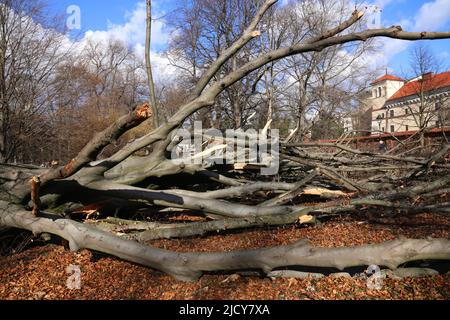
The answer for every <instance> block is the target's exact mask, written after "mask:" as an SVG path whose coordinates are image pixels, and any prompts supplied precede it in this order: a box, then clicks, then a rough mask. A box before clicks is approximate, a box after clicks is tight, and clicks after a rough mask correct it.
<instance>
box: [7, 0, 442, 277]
mask: <svg viewBox="0 0 450 320" xmlns="http://www.w3.org/2000/svg"><path fill="white" fill-rule="evenodd" d="M276 2H277V1H276V0H267V1H265V2H264V3H263V4H262V6H261V7H260V8H259V10H258V11H257V13H256V15H255V17H254V18H253V20H252V21H251V22H250V24H249V25H248V26H247V28H246V29H245V30H244V32H243V33H242V35H241V36H240V37H239V38H238V39H237V40H236V41H235V42H234V43H233V44H232V45H231V46H230V47H228V48H227V49H225V50H224V51H222V53H221V54H220V55H219V56H218V58H217V60H216V61H215V62H214V63H212V64H211V65H209V67H208V69H207V70H206V71H204V72H203V74H202V75H201V76H200V77H199V79H198V82H197V83H196V86H195V88H194V89H193V90H192V93H191V96H190V98H189V100H188V101H186V103H185V104H184V105H183V106H182V107H181V108H180V109H179V111H178V112H176V113H175V114H174V115H173V116H172V117H170V118H169V119H168V120H167V121H166V122H165V123H163V124H160V125H159V127H157V128H156V129H154V130H153V131H151V132H149V133H147V134H145V135H144V136H142V137H140V138H138V139H135V140H133V141H131V142H129V143H128V144H126V145H125V146H124V147H122V148H121V149H120V150H118V151H117V152H115V153H114V154H113V155H111V156H110V157H107V158H104V159H97V158H98V155H99V154H100V152H101V151H102V150H103V149H104V148H105V147H107V146H108V145H110V144H112V143H114V142H115V141H117V139H119V138H120V137H121V136H122V135H123V134H124V133H125V132H127V131H128V130H130V129H132V128H134V127H136V126H138V125H140V124H141V123H142V122H144V121H145V120H147V119H149V118H151V117H152V116H153V111H152V109H153V108H152V107H151V106H150V105H149V104H148V103H144V104H141V105H139V106H137V107H136V108H135V109H134V110H133V111H131V112H129V113H128V114H126V115H124V116H122V117H121V118H119V119H118V120H117V121H116V122H115V123H113V124H112V125H110V126H109V127H108V128H106V129H105V130H103V131H101V132H99V133H97V134H96V135H95V136H94V138H93V139H92V140H91V141H90V142H89V143H88V144H86V145H85V147H84V148H83V149H82V150H81V151H80V152H79V153H78V155H77V156H76V157H74V158H73V159H72V160H71V161H69V162H68V163H67V164H65V165H63V166H61V167H57V168H51V169H44V168H38V167H34V166H28V165H10V164H2V165H1V166H0V183H1V185H0V225H2V226H5V227H12V228H20V229H26V230H29V231H32V232H33V233H34V234H41V233H50V234H54V235H57V236H59V237H61V238H64V239H66V240H67V241H68V243H69V246H70V249H71V250H78V249H80V248H87V249H91V250H96V251H100V252H104V253H107V254H111V255H114V256H117V257H120V258H122V259H125V260H128V261H132V262H135V263H139V264H142V265H145V266H149V267H152V268H155V269H158V270H162V271H164V272H166V273H168V274H170V275H172V276H174V277H176V278H178V279H182V280H195V279H197V278H198V277H199V276H200V275H201V274H202V272H204V271H219V270H237V269H261V270H263V271H264V272H265V273H268V272H270V271H271V270H273V269H274V268H279V267H289V266H294V265H302V266H315V267H336V268H338V269H343V268H345V267H350V266H362V265H371V264H377V265H382V266H386V267H389V268H395V267H397V266H398V265H400V264H402V263H405V262H408V261H413V260H421V259H447V260H448V259H450V241H449V240H448V239H398V240H394V241H390V242H386V243H381V244H378V245H368V246H361V247H352V248H335V249H327V248H315V247H312V246H310V245H309V244H308V243H307V242H305V241H300V242H297V243H294V244H291V245H287V246H279V247H273V248H263V249H254V250H241V251H231V252H226V253H225V252H217V253H178V252H172V251H168V250H162V249H157V248H152V247H151V246H148V245H145V244H143V243H142V242H144V241H146V240H149V239H157V238H171V237H183V236H195V235H201V234H204V233H207V232H210V231H221V230H230V229H238V228H239V229H240V228H246V227H255V226H263V225H283V224H292V223H298V222H301V223H304V222H308V223H314V222H315V221H317V219H320V216H323V215H332V214H336V213H339V212H352V211H353V212H354V211H358V210H365V209H367V208H383V209H386V208H387V209H389V210H390V211H391V212H394V213H395V212H397V211H406V212H410V213H411V214H414V213H419V212H424V211H428V212H429V211H432V212H438V213H443V214H448V213H449V212H450V205H449V203H445V202H444V203H435V202H434V201H433V199H435V198H436V197H437V196H439V195H442V194H444V193H446V192H448V191H449V185H450V175H449V165H448V164H446V163H445V161H444V160H445V157H446V156H447V155H448V149H449V145H442V146H441V148H440V149H439V150H438V151H437V152H435V153H434V154H433V155H432V156H430V157H428V158H427V157H414V156H404V155H394V154H389V153H387V154H377V153H370V152H363V151H359V150H356V149H352V148H350V147H348V146H347V145H345V144H344V143H339V142H338V143H330V144H316V143H290V142H289V141H290V137H288V138H286V139H285V140H283V141H280V148H279V151H277V152H276V155H272V159H269V160H268V161H272V162H273V161H277V160H279V174H278V176H280V177H289V182H274V181H270V180H268V179H267V178H266V179H264V181H254V180H253V179H252V178H251V179H243V178H242V177H236V176H232V174H231V172H229V171H228V170H230V167H229V166H215V165H214V163H211V162H198V161H192V160H193V159H198V158H199V157H200V158H201V157H202V156H205V155H210V154H213V153H214V152H215V151H217V150H219V149H220V148H223V147H224V145H226V144H227V143H229V142H230V141H227V138H222V140H220V139H219V143H220V144H219V145H217V144H215V145H214V144H213V143H209V142H211V141H213V140H214V139H213V138H212V137H210V136H208V135H207V134H205V135H204V138H203V139H204V141H205V143H204V144H203V145H204V150H202V151H201V152H200V153H199V154H194V155H192V156H190V157H187V158H185V159H184V161H173V159H171V157H170V154H171V153H172V151H173V150H174V149H175V148H176V147H177V144H178V143H180V142H181V139H179V136H177V130H178V129H180V128H181V127H182V125H183V123H184V122H185V120H186V119H187V118H188V117H190V116H191V115H193V114H194V113H195V112H197V111H199V110H202V109H204V108H208V107H211V106H213V105H214V103H215V99H216V98H217V96H218V95H219V94H221V92H222V91H224V90H225V89H226V88H228V87H229V86H231V85H233V84H234V83H236V82H237V81H239V80H240V79H243V78H244V77H246V76H247V75H249V74H250V73H252V72H254V71H255V70H258V69H260V68H264V67H265V66H266V65H268V64H270V63H272V62H274V61H277V60H280V59H283V58H285V57H289V56H293V55H296V54H301V53H307V52H315V51H321V50H324V49H326V48H329V47H332V46H335V45H339V44H344V43H349V42H357V41H366V40H368V39H370V38H374V37H389V38H394V39H404V40H425V39H428V40H434V39H444V38H450V32H406V31H403V30H402V28H401V27H400V26H393V27H390V28H382V29H367V30H362V31H357V32H347V33H346V31H348V29H349V28H350V27H351V26H352V25H354V24H355V23H357V22H358V21H359V20H360V19H361V18H362V16H363V13H361V12H359V11H355V12H354V13H353V14H352V15H351V17H349V19H348V20H346V21H344V22H342V23H341V24H339V25H338V26H336V27H335V28H333V29H330V30H328V31H326V32H324V33H323V34H322V35H320V36H316V37H313V38H308V39H304V40H303V41H302V42H301V43H298V44H295V45H292V46H289V47H282V48H279V49H276V50H273V51H269V52H267V53H265V54H261V55H259V56H258V57H257V58H255V59H253V60H251V61H249V62H248V63H246V64H244V65H243V66H241V67H239V68H236V69H234V70H232V71H230V72H229V73H228V74H227V75H226V76H224V77H221V78H220V79H216V78H215V75H216V73H217V72H218V71H219V69H220V68H221V66H222V65H223V64H224V63H226V62H227V61H228V60H230V59H232V58H233V57H234V56H235V55H236V54H238V52H239V51H240V50H241V49H243V48H244V47H245V46H246V44H248V43H249V42H251V41H252V40H253V39H255V38H257V37H259V36H260V35H261V32H263V31H264V30H258V25H259V23H260V21H261V19H262V18H263V16H264V14H265V13H266V12H267V11H268V10H269V9H270V8H271V7H272V6H273V5H274V4H275V3H276ZM269 127H270V120H269V123H268V124H267V126H266V127H265V128H264V130H263V131H264V133H267V132H270V129H269ZM237 140H239V137H237ZM278 142H279V141H278V140H277V139H276V138H275V137H274V136H272V137H269V138H268V140H267V141H266V143H267V144H268V145H272V144H277V145H278ZM241 143H242V145H243V146H244V147H246V146H247V147H249V146H248V145H246V142H245V138H244V141H241ZM247 144H248V143H247ZM144 148H147V150H149V152H148V153H147V155H145V156H137V155H136V153H137V152H138V151H140V150H142V149H144ZM393 172H395V173H396V174H392V173H393ZM186 175H189V176H191V177H192V179H194V180H195V179H198V178H199V177H201V179H203V180H200V181H203V185H204V187H207V186H212V187H214V188H215V190H206V191H205V190H203V191H201V192H199V191H193V190H192V189H191V190H187V189H186V190H183V189H180V188H179V187H177V185H173V186H172V187H176V188H169V189H163V188H161V187H160V186H158V184H157V183H154V182H152V183H150V181H155V180H154V179H155V178H159V179H163V180H164V177H166V178H167V179H168V180H170V181H174V183H176V182H175V181H179V180H180V179H177V178H176V177H177V176H180V177H181V176H186ZM174 177H175V179H174ZM156 181H158V180H156ZM204 181H210V182H211V184H209V183H206V182H204ZM218 186H221V187H218ZM251 194H256V195H257V196H258V198H259V199H263V201H262V202H261V201H259V203H256V204H242V203H240V201H239V199H241V198H243V197H245V196H247V195H251ZM301 194H310V195H315V196H318V197H322V198H327V199H329V198H332V199H333V200H334V201H332V202H326V203H322V204H319V205H317V206H301V205H298V204H293V199H294V198H296V197H297V196H298V195H301ZM98 199H103V200H105V199H107V200H112V201H113V202H110V203H114V204H115V205H116V209H117V210H119V209H120V208H123V207H133V208H138V207H144V208H148V207H151V208H154V209H155V214H157V213H158V212H159V211H163V210H165V208H181V209H186V210H192V211H195V212H201V213H203V214H204V215H207V216H208V217H209V218H210V220H209V221H204V222H194V223H187V224H159V223H149V222H145V221H129V220H125V219H119V218H116V217H108V218H106V219H102V220H98V221H96V223H83V222H79V221H75V220H73V219H70V217H66V216H61V215H60V214H57V213H55V212H54V211H53V210H52V209H54V208H56V207H59V208H66V209H67V208H69V207H73V204H77V203H78V204H79V203H81V204H88V203H92V202H93V201H94V200H98ZM227 199H228V200H227ZM412 202H414V203H415V205H412ZM113 209H114V208H113ZM111 212H112V214H114V210H111Z"/></svg>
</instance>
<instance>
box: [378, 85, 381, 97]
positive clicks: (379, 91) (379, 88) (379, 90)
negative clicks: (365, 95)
mask: <svg viewBox="0 0 450 320" xmlns="http://www.w3.org/2000/svg"><path fill="white" fill-rule="evenodd" d="M378 97H381V87H378Z"/></svg>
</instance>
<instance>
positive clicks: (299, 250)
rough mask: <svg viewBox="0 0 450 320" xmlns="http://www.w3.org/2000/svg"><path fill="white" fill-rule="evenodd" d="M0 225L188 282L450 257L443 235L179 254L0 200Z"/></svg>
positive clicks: (393, 263) (303, 243)
mask: <svg viewBox="0 0 450 320" xmlns="http://www.w3.org/2000/svg"><path fill="white" fill-rule="evenodd" d="M0 225H3V226H8V227H15V228H21V229H26V230H30V231H32V232H33V233H35V234H39V233H44V232H46V233H51V234H55V235H58V236H60V237H62V238H64V239H66V240H67V241H69V246H70V249H71V250H79V249H80V248H87V249H91V250H96V251H100V252H103V253H107V254H111V255H114V256H116V257H119V258H122V259H124V260H127V261H131V262H135V263H138V264H142V265H145V266H148V267H151V268H155V269H158V270H161V271H164V272H166V273H168V274H170V275H172V276H174V277H176V278H177V279H180V280H185V281H193V280H196V279H198V277H200V276H201V275H202V272H205V271H219V270H240V269H241V270H242V269H261V270H263V271H264V272H265V273H269V272H270V271H272V270H273V269H275V268H279V267H287V266H296V265H301V266H315V267H334V268H337V269H339V270H342V269H344V268H346V267H352V266H362V265H372V264H375V265H379V266H386V267H389V268H392V269H393V268H396V267H397V266H398V265H400V264H402V263H405V262H408V261H414V260H427V259H433V260H435V259H436V260H437V259H443V260H450V240H448V239H426V240H425V239H397V240H393V241H388V242H384V243H381V244H375V245H365V246H360V247H350V248H345V247H344V248H320V247H312V246H311V245H310V244H309V243H308V242H307V241H305V240H302V241H298V242H296V243H293V244H291V245H286V246H278V247H272V248H262V249H253V250H237V251H230V252H223V253H218V252H214V253H179V252H172V251H168V250H163V249H157V248H153V247H150V246H145V245H142V244H139V243H137V242H134V241H130V240H125V239H120V238H118V237H116V236H114V235H111V234H110V233H107V232H104V231H100V230H97V229H96V228H94V227H92V226H88V225H85V224H82V223H78V222H75V221H72V220H67V219H56V220H53V219H49V218H38V217H34V216H32V215H31V214H30V212H27V211H25V210H23V209H21V207H19V206H16V205H10V204H8V203H6V202H3V201H1V202H0Z"/></svg>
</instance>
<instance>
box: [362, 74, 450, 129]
mask: <svg viewBox="0 0 450 320" xmlns="http://www.w3.org/2000/svg"><path fill="white" fill-rule="evenodd" d="M449 101H450V71H446V72H443V73H439V74H433V73H431V72H430V73H425V74H423V75H421V76H419V77H416V78H413V79H410V80H408V81H406V80H404V79H401V78H400V77H397V76H395V75H390V74H387V73H386V74H385V75H383V76H381V77H379V78H377V79H376V80H374V81H373V82H372V83H371V87H370V91H369V94H368V96H367V97H366V99H365V101H364V102H363V104H364V105H365V106H366V108H367V109H368V110H371V117H372V119H371V120H372V121H371V132H372V134H380V132H381V133H384V132H391V133H395V132H402V131H417V130H419V129H424V128H427V127H430V128H433V127H443V126H449V125H450V112H449Z"/></svg>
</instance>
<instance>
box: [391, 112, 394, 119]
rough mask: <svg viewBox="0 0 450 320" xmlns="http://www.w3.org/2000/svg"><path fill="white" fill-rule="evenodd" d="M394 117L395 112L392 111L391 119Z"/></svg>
mask: <svg viewBox="0 0 450 320" xmlns="http://www.w3.org/2000/svg"><path fill="white" fill-rule="evenodd" d="M393 117H394V110H391V118H393Z"/></svg>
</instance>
